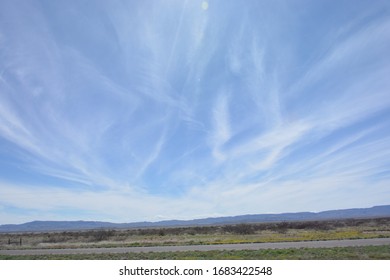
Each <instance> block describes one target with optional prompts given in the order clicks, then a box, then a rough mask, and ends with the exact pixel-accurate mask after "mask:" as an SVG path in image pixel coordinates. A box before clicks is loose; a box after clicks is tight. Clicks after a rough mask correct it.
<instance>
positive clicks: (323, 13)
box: [0, 0, 390, 224]
mask: <svg viewBox="0 0 390 280" xmlns="http://www.w3.org/2000/svg"><path fill="white" fill-rule="evenodd" d="M383 204H390V3H389V1H385V0H383V1H380V0H378V1H369V0H367V1H366V0H364V1H363V0H356V1H329V0H318V1H311V0H307V1H305V0H296V1H290V0H288V1H287V0H285V1H282V0H279V1H278V0H276V1H265V0H264V1H261V0H253V1H249V0H247V1H241V0H235V1H233V0H232V1H228V0H209V1H203V0H199V1H198V0H187V1H183V0H164V1H157V0H154V1H152V0H149V1H135V0H134V1H116V0H112V1H86V0H85V1H51V0H41V1H38V0H36V1H34V0H31V1H27V0H26V1H22V0H20V1H14V0H3V1H0V224H5V223H21V222H27V221H31V220H104V221H113V222H131V221H144V220H148V221H157V220H165V219H193V218H201V217H211V216H227V215H240V214H249V213H280V212H297V211H322V210H328V209H340V208H353V207H370V206H374V205H383Z"/></svg>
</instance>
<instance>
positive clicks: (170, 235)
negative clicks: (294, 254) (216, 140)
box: [0, 218, 390, 249]
mask: <svg viewBox="0 0 390 280" xmlns="http://www.w3.org/2000/svg"><path fill="white" fill-rule="evenodd" d="M376 237H390V218H378V219H350V220H333V221H307V222H281V223H258V224H240V225H225V226H224V225H222V226H208V227H182V228H180V227H175V228H158V229H156V228H150V229H128V230H93V231H92V230H91V231H73V232H72V231H67V232H50V233H47V232H46V233H13V234H10V233H7V234H5V233H3V234H0V249H11V248H12V249H14V248H22V249H23V248H25V249H27V248H85V247H125V246H161V245H167V246H168V245H196V244H228V243H230V244H231V243H254V242H283V241H305V240H332V239H358V238H376ZM20 239H22V245H20V244H19V242H20ZM9 243H11V244H9Z"/></svg>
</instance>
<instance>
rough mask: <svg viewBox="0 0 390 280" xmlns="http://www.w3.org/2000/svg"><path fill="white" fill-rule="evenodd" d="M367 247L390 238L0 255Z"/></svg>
mask: <svg viewBox="0 0 390 280" xmlns="http://www.w3.org/2000/svg"><path fill="white" fill-rule="evenodd" d="M369 245H390V238H373V239H353V240H327V241H301V242H277V243H245V244H221V245H188V246H158V247H116V248H78V249H26V250H0V255H49V254H52V255H68V254H100V253H140V252H178V251H213V250H261V249H288V248H332V247H351V246H369Z"/></svg>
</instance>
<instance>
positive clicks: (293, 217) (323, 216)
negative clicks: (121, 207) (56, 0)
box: [0, 205, 390, 232]
mask: <svg viewBox="0 0 390 280" xmlns="http://www.w3.org/2000/svg"><path fill="white" fill-rule="evenodd" d="M376 217H390V205H382V206H374V207H371V208H354V209H343V210H331V211H323V212H317V213H316V212H298V213H282V214H252V215H240V216H230V217H218V218H205V219H194V220H168V221H159V222H135V223H110V222H98V221H33V222H28V223H24V224H6V225H0V232H47V231H62V230H92V229H130V228H147V227H174V226H177V227H178V226H210V225H222V224H240V223H261V222H281V221H307V220H331V219H351V218H376Z"/></svg>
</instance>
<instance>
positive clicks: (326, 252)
mask: <svg viewBox="0 0 390 280" xmlns="http://www.w3.org/2000/svg"><path fill="white" fill-rule="evenodd" d="M389 259H390V246H389V245H386V246H363V247H343V248H301V249H266V250H257V251H255V250H237V251H236V250H234V251H230V250H225V251H208V252H200V251H188V252H161V253H157V252H150V253H125V254H74V255H36V256H4V255H0V260H389Z"/></svg>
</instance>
